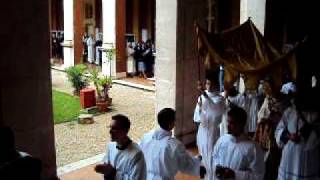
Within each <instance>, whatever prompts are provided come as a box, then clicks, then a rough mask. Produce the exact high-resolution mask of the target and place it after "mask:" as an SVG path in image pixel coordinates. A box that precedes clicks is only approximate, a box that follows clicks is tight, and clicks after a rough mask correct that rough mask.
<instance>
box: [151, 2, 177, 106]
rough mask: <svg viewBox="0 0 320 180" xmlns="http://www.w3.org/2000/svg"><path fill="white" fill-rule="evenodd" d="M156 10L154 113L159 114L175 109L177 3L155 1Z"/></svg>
mask: <svg viewBox="0 0 320 180" xmlns="http://www.w3.org/2000/svg"><path fill="white" fill-rule="evenodd" d="M156 9H157V11H156V18H157V20H156V27H157V28H156V36H157V38H156V45H157V46H156V52H157V56H156V60H155V63H156V64H155V76H156V77H157V78H156V112H159V111H160V110H161V109H162V108H166V107H170V108H174V109H176V61H177V52H176V51H177V46H176V45H177V34H176V32H177V1H172V0H161V1H156ZM169 42H170V43H169Z"/></svg>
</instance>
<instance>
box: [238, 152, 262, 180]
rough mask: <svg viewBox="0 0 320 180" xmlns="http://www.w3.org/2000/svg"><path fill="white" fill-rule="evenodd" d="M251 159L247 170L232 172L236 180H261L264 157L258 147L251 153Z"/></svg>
mask: <svg viewBox="0 0 320 180" xmlns="http://www.w3.org/2000/svg"><path fill="white" fill-rule="evenodd" d="M252 155H253V159H252V160H251V162H250V165H249V169H247V170H245V171H240V170H234V173H235V179H236V180H262V179H263V176H264V172H265V167H264V155H263V152H262V150H261V149H260V148H259V147H256V148H254V150H253V151H252Z"/></svg>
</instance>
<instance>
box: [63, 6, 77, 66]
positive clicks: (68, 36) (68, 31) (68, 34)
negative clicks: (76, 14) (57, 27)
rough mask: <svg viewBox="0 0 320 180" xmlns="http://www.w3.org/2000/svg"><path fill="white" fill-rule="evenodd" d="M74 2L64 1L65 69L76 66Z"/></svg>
mask: <svg viewBox="0 0 320 180" xmlns="http://www.w3.org/2000/svg"><path fill="white" fill-rule="evenodd" d="M73 3H74V0H63V12H64V17H63V18H64V21H63V22H64V26H63V27H64V42H63V43H62V46H63V60H64V64H63V65H64V67H65V68H68V67H70V66H74V39H73V38H74V35H73V34H74V31H73V25H74V24H73V23H74V22H73V11H74V6H73Z"/></svg>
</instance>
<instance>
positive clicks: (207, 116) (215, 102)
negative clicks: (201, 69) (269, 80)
mask: <svg viewBox="0 0 320 180" xmlns="http://www.w3.org/2000/svg"><path fill="white" fill-rule="evenodd" d="M212 76H213V75H207V80H206V89H207V90H206V91H204V94H203V95H201V96H200V97H199V99H198V103H197V106H196V108H195V112H194V121H195V122H196V123H200V125H199V129H198V133H197V146H198V150H199V154H200V155H201V157H202V162H203V165H204V166H205V168H206V169H207V174H206V179H208V180H209V179H212V177H210V176H211V174H212V173H210V171H211V170H212V167H211V165H212V163H211V156H212V151H213V147H214V145H215V143H216V141H217V140H218V138H219V136H220V129H219V124H220V123H221V121H222V115H223V113H224V111H225V100H224V98H223V97H222V96H221V95H220V94H219V90H218V87H219V81H218V79H217V77H212Z"/></svg>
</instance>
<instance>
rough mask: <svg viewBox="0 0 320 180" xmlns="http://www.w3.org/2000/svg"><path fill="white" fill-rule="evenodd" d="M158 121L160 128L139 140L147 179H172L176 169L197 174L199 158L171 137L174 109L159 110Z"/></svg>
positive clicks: (198, 173) (198, 171)
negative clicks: (190, 153)
mask: <svg viewBox="0 0 320 180" xmlns="http://www.w3.org/2000/svg"><path fill="white" fill-rule="evenodd" d="M158 123H159V125H160V128H159V129H156V130H153V131H151V132H149V133H147V134H145V136H144V137H143V139H142V140H141V142H140V147H141V149H142V151H143V153H144V156H145V159H146V163H147V179H148V180H173V179H174V177H175V175H176V174H177V172H178V171H181V172H183V173H187V174H190V175H194V176H199V175H200V160H199V159H196V158H193V157H192V156H191V155H189V154H188V153H187V151H186V149H185V147H184V145H183V144H182V143H181V142H180V141H179V140H177V139H176V138H174V137H172V132H171V131H172V129H173V128H174V123H175V111H174V110H173V109H170V108H165V109H163V110H161V111H160V112H159V113H158ZM201 169H202V171H201V172H203V168H201Z"/></svg>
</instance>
